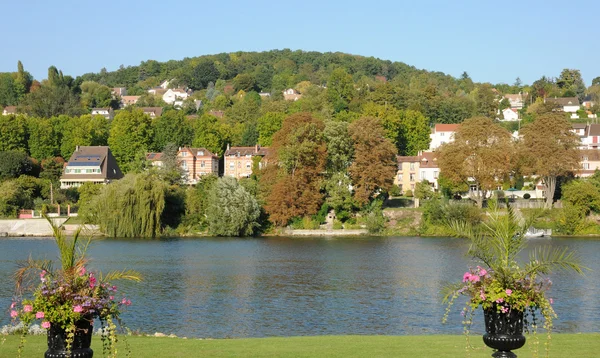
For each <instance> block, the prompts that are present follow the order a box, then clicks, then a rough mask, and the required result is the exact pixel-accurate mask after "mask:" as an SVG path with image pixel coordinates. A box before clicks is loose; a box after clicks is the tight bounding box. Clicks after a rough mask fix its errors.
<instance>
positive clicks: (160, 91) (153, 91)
mask: <svg viewBox="0 0 600 358" xmlns="http://www.w3.org/2000/svg"><path fill="white" fill-rule="evenodd" d="M148 93H150V94H152V95H155V96H162V95H164V94H165V93H167V89H166V88H162V87H154V88H150V89H149V90H148Z"/></svg>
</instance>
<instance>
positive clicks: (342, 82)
mask: <svg viewBox="0 0 600 358" xmlns="http://www.w3.org/2000/svg"><path fill="white" fill-rule="evenodd" d="M327 98H328V100H329V103H331V104H332V105H333V108H334V110H335V111H336V112H339V111H342V110H344V109H347V108H348V105H349V104H350V101H352V99H353V98H354V81H352V76H350V75H349V74H348V73H347V72H346V71H345V70H344V69H343V68H336V69H335V70H333V71H332V72H331V75H330V76H329V80H328V81H327Z"/></svg>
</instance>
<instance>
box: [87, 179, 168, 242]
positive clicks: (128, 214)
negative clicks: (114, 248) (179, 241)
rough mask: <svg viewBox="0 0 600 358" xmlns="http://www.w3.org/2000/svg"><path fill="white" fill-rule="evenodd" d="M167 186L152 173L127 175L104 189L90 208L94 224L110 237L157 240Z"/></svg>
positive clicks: (165, 208)
mask: <svg viewBox="0 0 600 358" xmlns="http://www.w3.org/2000/svg"><path fill="white" fill-rule="evenodd" d="M166 193H167V185H166V183H165V182H163V181H161V180H159V179H158V178H157V177H156V174H154V173H152V172H142V173H139V174H133V173H130V174H127V175H125V177H124V178H123V179H120V180H117V181H115V182H114V183H111V184H110V185H105V186H103V187H102V189H101V191H100V193H99V194H98V195H97V196H95V197H94V199H93V200H92V202H91V204H90V207H92V208H94V210H93V214H92V215H91V217H92V219H91V221H93V222H95V223H97V224H98V225H99V226H100V230H101V231H102V232H104V233H105V234H107V235H108V236H110V237H144V238H153V237H157V236H159V235H160V233H161V231H162V228H163V223H162V221H161V218H162V215H163V210H167V211H168V210H170V208H169V207H166V205H165V204H166V201H165V196H166Z"/></svg>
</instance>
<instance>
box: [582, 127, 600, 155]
mask: <svg viewBox="0 0 600 358" xmlns="http://www.w3.org/2000/svg"><path fill="white" fill-rule="evenodd" d="M598 147H600V124H588V125H587V128H586V132H585V136H584V137H582V138H581V147H580V148H584V149H598Z"/></svg>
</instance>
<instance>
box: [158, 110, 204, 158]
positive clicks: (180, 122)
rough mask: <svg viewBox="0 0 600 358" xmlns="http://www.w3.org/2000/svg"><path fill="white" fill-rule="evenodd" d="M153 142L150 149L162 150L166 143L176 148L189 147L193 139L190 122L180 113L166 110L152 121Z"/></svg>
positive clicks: (192, 129)
mask: <svg viewBox="0 0 600 358" xmlns="http://www.w3.org/2000/svg"><path fill="white" fill-rule="evenodd" d="M152 128H153V132H154V141H153V143H152V149H153V150H154V151H160V150H162V149H163V148H164V147H165V146H166V145H167V144H168V143H174V144H175V145H176V146H178V147H183V146H189V145H190V144H192V139H193V137H194V128H193V127H192V122H191V121H190V120H188V119H186V118H185V114H184V113H183V112H182V111H177V110H168V111H165V112H163V114H162V115H161V116H160V117H156V118H155V119H154V120H153V121H152Z"/></svg>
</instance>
